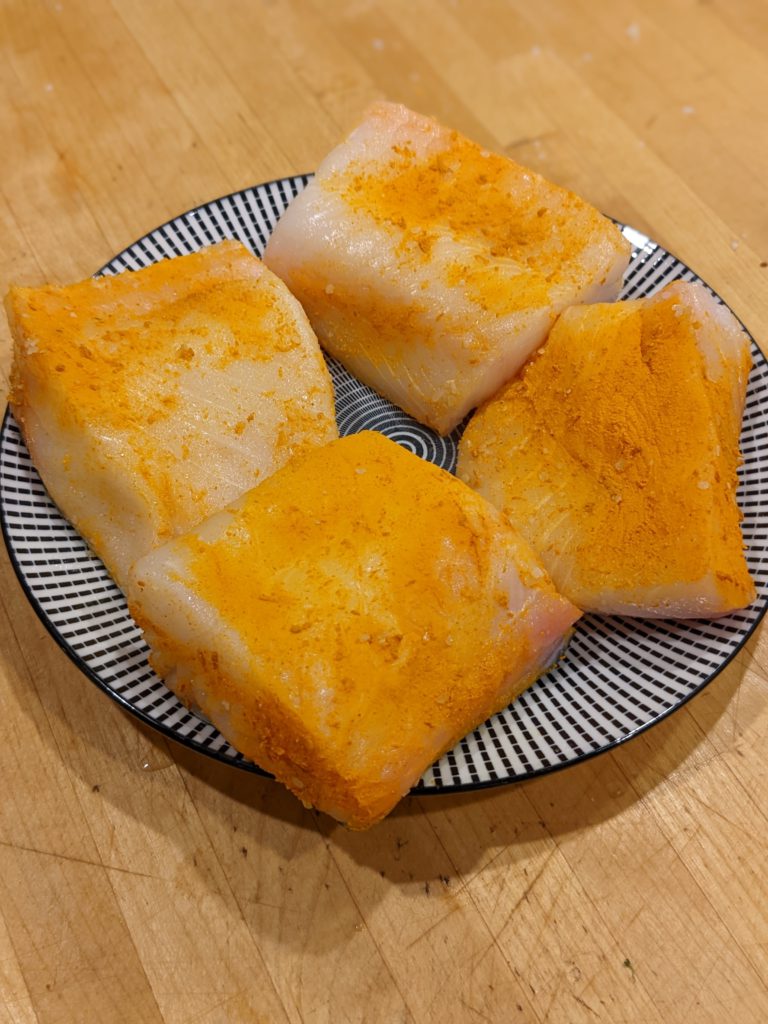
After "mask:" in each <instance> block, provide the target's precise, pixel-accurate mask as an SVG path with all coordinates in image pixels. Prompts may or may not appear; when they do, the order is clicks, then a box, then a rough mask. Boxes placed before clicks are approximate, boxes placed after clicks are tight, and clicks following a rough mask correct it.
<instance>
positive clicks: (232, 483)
mask: <svg viewBox="0 0 768 1024" xmlns="http://www.w3.org/2000/svg"><path fill="white" fill-rule="evenodd" d="M6 306H7V310H8V317H9V321H10V324H11V330H12V333H13V336H14V342H15V346H14V364H13V370H12V381H11V404H12V408H13V412H14V415H15V417H16V420H17V421H18V423H19V425H20V427H21V429H22V432H23V434H24V438H25V440H26V443H27V446H28V448H29V451H30V453H31V456H32V460H33V462H34V463H35V466H36V467H37V469H38V471H39V472H40V475H41V476H42V478H43V481H44V483H45V485H46V487H47V488H48V491H49V493H50V494H51V497H52V498H53V500H54V501H55V502H56V503H57V505H58V506H59V508H60V509H61V511H62V512H63V514H64V515H65V516H66V517H67V518H68V519H69V520H70V521H71V522H72V523H73V524H74V526H75V527H76V528H77V529H78V530H79V531H80V533H81V534H82V535H83V536H84V537H85V539H86V540H87V541H88V543H89V544H90V545H91V547H92V548H93V550H94V551H95V552H96V553H97V554H98V555H99V556H100V557H101V558H102V559H103V561H104V562H105V564H106V566H107V568H108V569H109V571H110V573H111V574H112V576H113V577H114V578H115V580H116V582H117V583H118V584H119V585H120V586H122V585H123V584H124V581H125V579H126V576H127V572H128V569H129V567H130V565H131V563H132V562H133V561H134V560H135V559H136V558H137V557H138V556H139V555H141V554H144V553H145V552H147V551H149V550H150V549H151V548H153V547H155V546H156V545H157V544H159V543H162V542H163V541H165V540H167V539H169V538H170V537H173V536H175V535H176V534H178V533H181V532H183V531H185V530H188V529H189V528H190V527H191V526H192V525H194V524H195V523H197V522H198V521H199V520H200V519H203V518H205V517H206V516H208V515H210V514H211V513H212V512H213V511H215V510H217V509H220V508H223V507H224V506H225V505H227V504H229V503H230V502H231V501H233V500H234V499H235V498H236V497H238V496H239V495H240V494H242V492H243V491H245V490H247V489H248V488H250V487H253V485H254V484H256V483H257V482H258V481H259V480H262V479H263V478H264V477H266V476H268V475H269V474H270V473H272V472H273V471H274V470H275V469H277V468H278V466H281V465H282V464H283V463H284V462H285V461H286V459H288V458H289V457H291V455H293V454H294V453H296V452H300V451H303V450H304V449H306V448H309V447H311V446H313V445H317V444H324V443H325V442H326V441H330V440H332V439H333V438H334V437H336V436H337V430H336V423H335V418H334V408H333V389H332V385H331V381H330V377H329V375H328V372H327V369H326V366H325V362H324V360H323V356H322V353H321V351H320V347H319V345H318V343H317V339H316V337H315V335H314V334H313V332H312V329H311V327H310V326H309V323H308V322H307V319H306V317H305V315H304V313H303V312H302V310H301V307H300V306H299V304H298V302H297V301H296V300H295V299H294V298H293V296H291V295H290V293H289V292H288V289H287V288H286V287H285V285H284V284H283V283H282V281H280V280H279V279H278V278H277V277H275V275H274V274H272V273H271V271H269V270H267V268H266V267H265V266H264V265H263V264H262V263H261V262H260V261H259V260H258V259H257V258H256V257H255V256H253V255H252V254H251V253H250V252H249V251H248V250H247V249H246V248H245V247H244V246H242V245H240V243H237V242H222V243H220V244H218V245H215V246H212V247H210V248H208V249H204V250H202V251H200V252H198V253H194V254H192V255H190V256H181V257H178V258H176V259H172V260H164V261H162V262H160V263H157V264H154V265H152V266H150V267H148V268H146V269H144V270H139V271H136V272H134V273H130V272H126V273H123V274H120V275H118V276H114V277H102V278H99V279H97V280H93V279H92V280H88V281H83V282H82V283H80V284H74V285H70V286H67V287H54V286H52V285H48V286H45V287H41V288H12V289H11V291H10V293H9V295H8V299H7V301H6Z"/></svg>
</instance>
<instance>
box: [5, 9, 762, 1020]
mask: <svg viewBox="0 0 768 1024" xmlns="http://www.w3.org/2000/svg"><path fill="white" fill-rule="evenodd" d="M0 10H1V11H2V28H1V29H0V46H1V50H0V82H1V83H2V102H1V103H0V138H1V139H2V143H1V144H0V152H2V154H3V162H2V170H1V171H0V175H1V177H0V232H1V237H2V245H1V246H0V284H2V287H3V290H5V287H6V286H7V285H8V283H10V282H20V283H29V284H35V283H39V282H43V281H48V280H51V281H62V282H64V281H70V280H76V279H79V278H82V277H85V276H87V275H88V274H90V273H92V272H93V271H94V270H95V268H97V267H98V266H100V265H101V264H102V263H104V262H105V261H106V260H107V259H108V258H109V257H110V255H112V254H113V253H115V252H117V251H118V250H120V249H121V248H123V247H124V246H125V245H127V244H128V243H129V242H131V241H132V240H133V239H135V238H136V237H138V236H139V235H141V234H143V233H144V232H145V231H147V230H149V229H150V228H152V227H154V226H155V225H157V224H159V223H161V222H162V221H165V220H166V219H168V218H169V217H170V216H172V215H174V214H176V213H179V212H181V211H182V210H184V209H187V208H189V207H191V206H194V205H195V204H198V203H200V202H202V201H204V200H207V199H210V198H212V197H215V196H218V195H221V194H223V193H227V192H230V191H232V190H234V189H238V188H242V187H244V186H247V185H250V184H253V183H255V182H259V181H264V180H268V179H270V178H274V177H277V176H282V175H286V174H290V173H296V172H300V171H306V170H309V169H312V168H313V167H315V166H316V165H317V162H318V161H319V160H320V158H321V157H322V156H323V155H324V154H325V152H326V151H327V150H328V149H329V148H330V147H331V146H332V145H333V144H334V143H335V142H336V141H337V140H338V139H339V138H340V137H341V135H342V133H343V132H345V131H346V130H347V129H349V128H350V127H351V126H352V125H353V123H354V122H355V121H356V119H357V118H358V117H359V115H360V113H361V111H362V110H363V108H364V107H365V105H366V104H367V103H368V102H369V101H370V100H372V99H373V98H375V97H382V96H384V97H389V98H392V99H396V100H401V101H403V102H405V103H407V104H409V105H410V106H412V107H414V108H416V109H419V110H422V111H425V112H431V113H434V114H436V115H437V116H438V117H440V118H441V119H442V120H444V121H445V122H447V123H449V124H451V125H453V126H455V127H458V128H459V129H461V130H463V131H465V132H466V133H467V134H469V135H470V136H472V137H474V138H475V139H477V140H478V141H481V142H483V144H485V145H488V146H492V147H494V148H498V149H502V150H504V151H506V152H508V153H510V154H512V155H514V156H515V157H516V158H518V159H519V160H521V161H522V162H527V163H529V164H530V165H532V166H534V167H536V168H537V169H539V170H541V171H543V172H544V173H545V174H546V175H548V176H549V177H551V178H554V179H555V180H557V181H559V182H561V183H564V184H567V185H569V186H571V187H572V188H574V189H576V190H577V191H579V192H581V193H582V194H583V195H585V196H586V197H588V198H589V199H590V200H592V201H593V202H594V203H595V204H596V205H597V206H599V207H600V208H601V209H603V210H605V211H606V212H608V213H611V214H612V215H614V216H616V217H618V218H620V219H622V220H625V221H627V222H629V223H631V224H633V225H635V226H636V227H638V228H640V229H642V230H645V231H647V232H648V233H649V234H650V235H651V236H652V237H654V238H656V239H657V240H658V241H659V242H661V243H662V244H663V245H664V246H666V247H667V248H669V249H671V250H672V251H673V252H675V253H676V254H677V255H679V256H680V257H681V258H682V259H684V260H686V261H687V262H688V263H690V264H691V265H692V266H693V267H694V268H695V269H696V270H697V271H698V272H699V273H700V274H701V275H702V276H703V277H704V278H705V280H707V281H708V282H709V283H710V284H711V285H712V286H713V287H714V288H715V289H716V290H717V291H719V292H720V293H721V294H722V296H723V297H724V298H725V299H726V300H727V301H728V302H729V303H730V304H731V305H732V307H733V309H734V310H735V311H736V313H737V314H738V315H739V316H740V317H741V318H742V319H743V321H744V322H745V323H746V324H747V325H748V326H749V328H750V329H751V331H752V332H753V333H754V335H755V337H756V338H757V339H758V341H759V342H761V343H763V344H765V343H766V341H768V189H767V188H766V168H768V117H767V116H766V96H768V56H766V55H768V14H767V13H766V7H765V5H764V4H763V3H761V2H760V0H731V2H726V0H700V2H694V0H636V2H633V0H613V2H611V3H607V2H588V0H559V2H558V0H538V2H535V3H530V2H525V3H524V2H522V0H520V2H509V3H498V2H494V0H471V2H470V0H459V2H453V3H440V2H439V0H433V2H428V0H425V2H417V3H412V2H408V0H391V2H385V0H380V2H378V3H377V2H368V0H349V2H347V3H338V2H329V0H317V2H309V3H300V2H298V0H296V2H294V3H289V2H283V0H272V2H267V0H264V2H257V0H249V2H246V0H242V2H236V0H230V2H228V3H222V2H221V0H216V2H214V0H194V2H193V0H187V2H183V0H176V2H174V0H141V2H140V0H135V2H130V0H125V2H119V0H114V2H113V3H104V2H99V3H96V2H91V0H60V2H56V0H50V2H47V3H37V2H29V3H27V2H24V0H5V2H3V3H2V5H1V6H0ZM9 358H10V357H9V348H8V339H7V331H6V330H5V327H3V334H2V366H3V369H4V372H5V373H7V368H8V365H9ZM0 572H1V573H2V582H1V584H0V585H1V587H2V591H1V602H0V702H1V703H0V707H1V708H2V718H1V719H0V736H1V737H2V743H0V765H1V766H2V770H1V774H0V779H1V780H2V799H1V800H0V1022H2V1024H10V1022H13V1024H28V1022H33V1021H34V1022H40V1024H48V1022H57V1024H59V1022H61V1024H69V1022H77V1024H80V1022H86V1024H89V1022H99V1024H105V1022H111V1021H118V1022H127V1021H136V1022H141V1024H155V1022H161V1021H162V1022H167V1024H192V1022H195V1024H203V1022H205V1024H214V1022H222V1024H224V1022H227V1024H230V1022H238V1021H248V1022H250V1021H254V1022H256V1021H258V1022H269V1024H272V1022H275V1024H277V1022H284V1021H292V1022H299V1021H305V1022H318V1024H319V1022H324V1021H328V1022H333V1024H339V1022H346V1021H369V1022H379V1021H381V1022H386V1024H389V1022H405V1021H414V1022H432V1021H459V1022H464V1021H467V1022H470V1021H476V1020H477V1021H494V1022H505V1024H506V1022H523V1021H524V1022H528V1024H539V1022H540V1024H544V1022H551V1024H554V1022H562V1024H580V1022H582V1021H583V1022H590V1024H594V1022H597V1021H602V1022H606V1024H622V1022H638V1024H659V1022H663V1024H677V1022H679V1024H684V1022H685V1024H691V1022H695V1024H700V1022H705V1021H706V1022H709V1021H712V1022H717V1024H721V1022H723V1021H726V1022H729V1024H749V1022H755V1024H764V1022H765V1021H766V1020H768V989H767V987H766V986H767V984H768V923H767V921H766V907H767V903H768V901H767V900H766V868H767V867H768V862H767V859H766V834H767V832H768V829H767V827H766V816H767V815H768V785H767V783H768V769H767V768H766V765H768V688H767V684H766V671H767V670H766V663H767V662H768V646H767V644H766V640H765V637H766V634H765V633H763V634H762V635H761V634H760V632H759V631H758V634H757V635H756V636H753V638H752V639H751V640H750V642H749V643H748V644H747V646H746V648H745V649H744V650H743V651H742V652H741V653H740V654H739V656H738V657H737V658H736V660H735V661H734V662H733V663H732V664H731V665H730V666H729V667H728V668H727V669H726V670H725V671H724V672H723V673H722V674H721V675H720V676H719V677H718V678H717V679H716V681H715V682H714V683H713V684H712V685H710V686H709V687H708V688H707V689H706V690H705V691H704V692H703V693H701V695H700V696H698V697H696V698H695V699H694V700H693V701H691V702H690V703H689V704H688V705H687V706H685V707H684V708H683V709H682V710H680V711H679V712H678V713H676V714H674V715H673V716H672V717H670V718H669V719H668V720H666V721H665V722H664V723H663V724H661V725H659V726H658V727H656V728H654V729H652V730H651V731H649V732H648V733H646V734H644V735H642V736H640V737H639V738H637V739H635V740H633V741H631V742H630V743H628V744H627V745H625V746H623V747H621V748H619V749H617V750H616V751H615V752H614V753H610V754H607V755H603V756H601V757H599V758H597V759H594V760H591V761H588V762H586V763H584V764H582V765H580V766H578V767H574V768H571V769H568V770H566V771H563V772H559V773H556V774H553V775H550V776H546V777H543V778H539V779H537V780H534V781H531V782H528V783H526V784H520V785H516V786H510V787H506V788H501V789H497V790H493V791H486V792H484V793H482V794H471V793H470V794H462V795H454V796H445V797H435V798H431V799H425V798H420V799H417V798H409V799H406V800H405V801H403V803H402V804H401V806H400V807H399V808H398V809H397V810H396V811H395V812H394V813H393V814H392V816H391V817H390V818H389V819H388V820H387V821H386V822H385V823H384V824H382V825H381V826H379V827H377V828H375V829H374V830H373V831H371V832H368V833H364V834H352V833H348V832H346V831H345V830H343V829H342V828H340V827H337V826H336V825H334V824H333V823H332V822H331V821H329V820H327V819H325V818H323V817H322V816H317V815H315V814H312V813H310V812H308V811H305V810H303V809H302V808H301V806H300V805H299V804H298V802H297V801H295V800H294V799H293V797H291V796H289V795H288V794H287V793H286V792H284V791H283V789H282V788H280V787H279V786H277V785H276V784H274V783H272V782H269V781H267V780H264V779H260V778H257V777H249V776H247V775H245V774H243V773H240V772H237V771H235V770H232V769H230V768H227V767H226V766H223V765H219V764H217V763H215V762H213V761H210V760H208V759H203V758H201V757H199V756H197V755H195V754H193V753H191V752H190V751H188V750H186V749H184V748H182V747H180V746H177V745H175V744H173V743H170V742H166V741H165V740H164V739H163V738H162V737H160V736H159V735H158V734H155V733H153V732H151V731H150V730H148V729H146V728H143V727H142V726H141V725H139V724H137V722H136V721H135V720H133V719H132V718H129V717H128V715H126V714H125V713H123V712H122V711H121V710H120V709H119V708H118V707H117V706H116V705H114V704H113V703H112V702H111V701H109V700H107V699H106V698H105V697H104V696H103V695H102V694H101V693H100V692H99V691H98V690H97V689H96V688H95V687H94V686H93V685H91V684H90V683H89V682H88V681H87V680H86V678H85V677H84V676H83V675H81V674H80V673H79V672H78V671H77V669H76V668H75V667H74V666H73V665H72V664H71V663H70V661H69V660H68V659H67V657H66V656H65V655H64V654H63V653H62V651H61V650H59V649H58V647H57V646H56V644H55V643H54V642H53V641H52V640H51V639H50V637H49V636H48V634H47V633H46V630H45V628H44V627H43V625H42V624H41V623H40V621H39V620H38V619H37V617H36V615H35V613H34V612H33V611H32V609H31V607H30V606H29V604H28V603H27V601H26V599H25V597H24V595H23V593H22V590H21V588H20V586H19V584H18V583H17V581H16V578H15V576H14V573H13V571H12V569H11V568H10V565H9V562H8V559H7V557H6V556H5V554H3V555H2V558H1V564H0Z"/></svg>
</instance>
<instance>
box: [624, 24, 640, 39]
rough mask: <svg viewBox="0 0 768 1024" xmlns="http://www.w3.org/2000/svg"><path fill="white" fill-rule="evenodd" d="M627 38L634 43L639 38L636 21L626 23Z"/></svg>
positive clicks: (638, 28)
mask: <svg viewBox="0 0 768 1024" xmlns="http://www.w3.org/2000/svg"><path fill="white" fill-rule="evenodd" d="M626 31H627V39H631V40H632V42H633V43H636V42H637V41H638V39H639V38H640V26H639V25H638V24H637V22H636V21H633V22H631V23H630V24H629V25H627V30H626Z"/></svg>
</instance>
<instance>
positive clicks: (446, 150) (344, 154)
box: [264, 103, 630, 434]
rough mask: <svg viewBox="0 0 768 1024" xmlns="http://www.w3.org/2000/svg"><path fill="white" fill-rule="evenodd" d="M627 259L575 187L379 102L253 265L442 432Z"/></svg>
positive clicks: (374, 382)
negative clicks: (278, 281)
mask: <svg viewBox="0 0 768 1024" xmlns="http://www.w3.org/2000/svg"><path fill="white" fill-rule="evenodd" d="M629 255H630V246H629V243H628V242H627V241H626V240H625V239H624V238H623V236H622V235H621V233H620V232H619V230H618V228H616V227H615V225H614V224H612V223H611V222H610V221H609V220H607V219H606V218H605V217H603V216H601V215H600V214H599V213H598V211H597V210H595V209H594V208H593V207H592V206H590V205H589V204H588V203H586V202H585V201H584V200H582V199H580V198H579V197H578V196H576V195H574V194H573V193H572V192H569V191H568V190H567V189H564V188H560V187H558V186H557V185H553V184H551V183H550V182H548V181H546V180H545V179H544V178H542V177H541V176H540V175H538V174H536V173H534V172H533V171H530V170H528V169H526V168H525V167H522V166H520V165H519V164H517V163H515V162H514V161H512V160H510V159H508V158H506V157H504V156H499V155H497V154H494V153H489V152H488V151H486V150H484V149H481V148H480V147H479V146H477V145H475V144H474V143H472V142H470V141H469V140H468V139H466V138H464V137H463V136H462V135H460V134H459V133H458V132H456V131H451V130H449V129H447V128H444V127H442V126H441V125H439V124H438V123H437V122H435V121H434V120H432V119H430V118H427V117H423V116H421V115H420V114H416V113H413V112H412V111H410V110H408V109H406V108H405V107H402V106H398V105H396V104H391V103H377V104H375V105H374V106H373V107H372V108H371V109H370V111H369V112H368V114H367V116H366V117H365V119H364V120H363V122H362V123H361V124H360V125H359V127H357V128H356V129H355V130H354V131H353V132H352V134H351V135H350V136H349V138H347V139H346V141H344V142H342V143H341V145H339V146H338V147H337V148H336V149H334V150H333V152H331V153H330V154H329V155H328V156H327V157H326V159H325V160H324V161H323V162H322V163H321V165H320V167H319V168H318V171H317V174H316V176H315V178H314V180H313V181H312V182H311V183H310V184H309V185H308V187H307V188H306V189H305V191H304V192H302V193H301V194H300V195H299V196H298V197H297V198H296V199H295V200H294V201H293V202H292V203H291V205H290V206H289V208H288V209H287V211H286V212H285V213H284V214H283V216H282V217H281V219H280V221H279V222H278V224H277V226H276V228H275V230H274V232H273V234H272V236H271V238H270V239H269V242H268V244H267V247H266V250H265V252H264V260H265V262H266V263H267V265H268V266H269V267H271V268H272V270H274V271H275V273H277V274H279V275H280V277H282V278H283V280H284V281H286V283H287V284H288V286H289V288H290V289H291V291H292V292H293V293H294V294H295V295H296V296H297V297H298V299H299V300H300V301H301V303H302V304H303V306H304V308H305V310H306V311H307V314H308V316H309V319H310V321H311V323H312V326H313V327H314V329H315V331H316V333H317V335H318V337H319V339H320V343H321V344H322V345H323V346H324V348H325V349H326V350H327V351H328V352H330V353H331V355H333V356H335V357H336V358H337V359H339V360H340V361H341V362H342V363H344V364H345V365H346V366H347V367H348V369H349V370H351V372H352V373H354V374H356V375H357V376H358V377H359V378H360V379H361V380H363V381H365V382H366V383H367V384H369V385H370V386H371V387H373V388H375V389H376V390H377V391H378V392H379V393H380V394H382V395H384V396H385V397H387V398H389V399H390V400H391V401H393V402H395V404H397V405H399V406H400V407H401V408H403V409H405V410H406V412H408V413H410V414H411V415H412V416H414V417H415V418H416V419H417V420H420V421H421V422H423V423H426V424H427V425H429V426H430V427H433V428H434V429H435V430H437V431H439V432H440V433H441V434H445V433H448V432H449V431H450V430H451V429H452V428H453V427H455V426H456V424H458V423H459V422H460V421H461V420H462V419H463V418H464V416H465V415H466V413H467V412H469V410H470V409H472V408H474V407H475V406H476V405H478V404H479V403H480V402H481V401H483V400H484V399H487V398H489V397H490V396H491V395H492V394H493V393H494V392H496V391H497V390H498V389H499V387H501V385H502V384H504V382H505V381H507V380H508V379H509V378H510V377H512V375H513V374H514V373H515V372H516V371H517V370H518V369H519V368H520V366H521V365H522V364H523V363H524V362H525V360H526V359H527V358H528V356H529V355H530V354H531V353H532V352H533V351H534V349H536V348H537V347H538V346H539V345H540V344H541V342H542V341H543V340H544V338H545V337H546V334H547V332H548V331H549V328H550V327H551V325H552V323H553V321H554V319H555V317H556V315H557V314H558V313H559V312H560V311H561V310H562V309H564V308H565V307H566V306H568V305H571V304H572V303H577V302H594V301H602V300H610V299H614V298H616V296H617V295H618V292H619V289H620V286H621V281H622V276H623V273H624V271H625V269H626V267H627V263H628V260H629Z"/></svg>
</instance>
